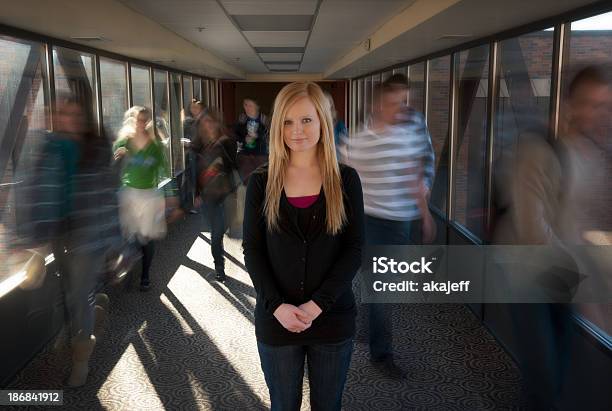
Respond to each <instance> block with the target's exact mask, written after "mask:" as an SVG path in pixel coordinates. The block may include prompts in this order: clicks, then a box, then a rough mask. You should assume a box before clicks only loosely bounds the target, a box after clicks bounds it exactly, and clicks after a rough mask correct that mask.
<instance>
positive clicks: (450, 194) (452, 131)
mask: <svg viewBox="0 0 612 411" xmlns="http://www.w3.org/2000/svg"><path fill="white" fill-rule="evenodd" d="M456 55H457V53H453V54H451V56H450V87H449V94H450V95H449V99H448V101H449V108H448V111H449V119H448V134H449V136H448V182H447V184H448V188H447V194H446V195H447V200H446V219H447V221H451V220H452V219H453V208H454V204H453V203H454V197H455V192H454V181H453V180H454V179H455V140H456V134H457V109H456V105H457V103H456V101H457V77H456V76H457V73H456V66H457V65H456V64H455V59H456ZM447 227H448V226H447ZM448 229H450V227H448ZM446 238H448V232H447V237H446Z"/></svg>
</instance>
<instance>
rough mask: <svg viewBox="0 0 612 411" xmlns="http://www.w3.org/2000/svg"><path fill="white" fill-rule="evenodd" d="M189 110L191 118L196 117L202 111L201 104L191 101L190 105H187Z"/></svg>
mask: <svg viewBox="0 0 612 411" xmlns="http://www.w3.org/2000/svg"><path fill="white" fill-rule="evenodd" d="M189 111H190V112H191V116H192V117H193V118H196V117H197V116H199V115H200V113H201V112H202V106H200V105H199V104H196V103H191V105H190V106H189Z"/></svg>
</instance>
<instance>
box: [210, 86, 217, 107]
mask: <svg viewBox="0 0 612 411" xmlns="http://www.w3.org/2000/svg"><path fill="white" fill-rule="evenodd" d="M217 105H218V99H217V83H216V82H215V81H214V80H211V81H210V107H212V108H213V109H214V110H216V109H217V108H218V107H217Z"/></svg>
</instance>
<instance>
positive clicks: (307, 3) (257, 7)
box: [221, 0, 317, 15]
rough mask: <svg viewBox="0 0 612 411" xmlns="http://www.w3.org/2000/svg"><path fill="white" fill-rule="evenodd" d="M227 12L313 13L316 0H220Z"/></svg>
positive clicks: (260, 13)
mask: <svg viewBox="0 0 612 411" xmlns="http://www.w3.org/2000/svg"><path fill="white" fill-rule="evenodd" d="M221 4H222V5H223V7H225V10H227V12H228V13H229V14H258V15H279V14H280V15H283V14H285V15H288V14H314V13H315V10H316V8H317V0H257V1H254V0H221Z"/></svg>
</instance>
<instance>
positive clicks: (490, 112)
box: [485, 42, 499, 241]
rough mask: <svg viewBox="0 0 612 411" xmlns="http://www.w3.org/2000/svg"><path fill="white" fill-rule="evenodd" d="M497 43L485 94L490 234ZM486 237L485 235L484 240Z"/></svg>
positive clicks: (487, 223)
mask: <svg viewBox="0 0 612 411" xmlns="http://www.w3.org/2000/svg"><path fill="white" fill-rule="evenodd" d="M498 53H499V43H498V42H493V43H491V45H490V48H489V84H488V96H487V133H486V162H485V201H486V204H485V207H486V208H485V210H486V214H485V230H486V231H485V232H486V233H488V234H490V228H491V225H492V221H493V149H494V146H495V106H496V102H497V94H498V90H499V87H498V86H499V78H498V77H499V76H498V71H499V64H498ZM487 239H488V237H487V236H485V241H487Z"/></svg>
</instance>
